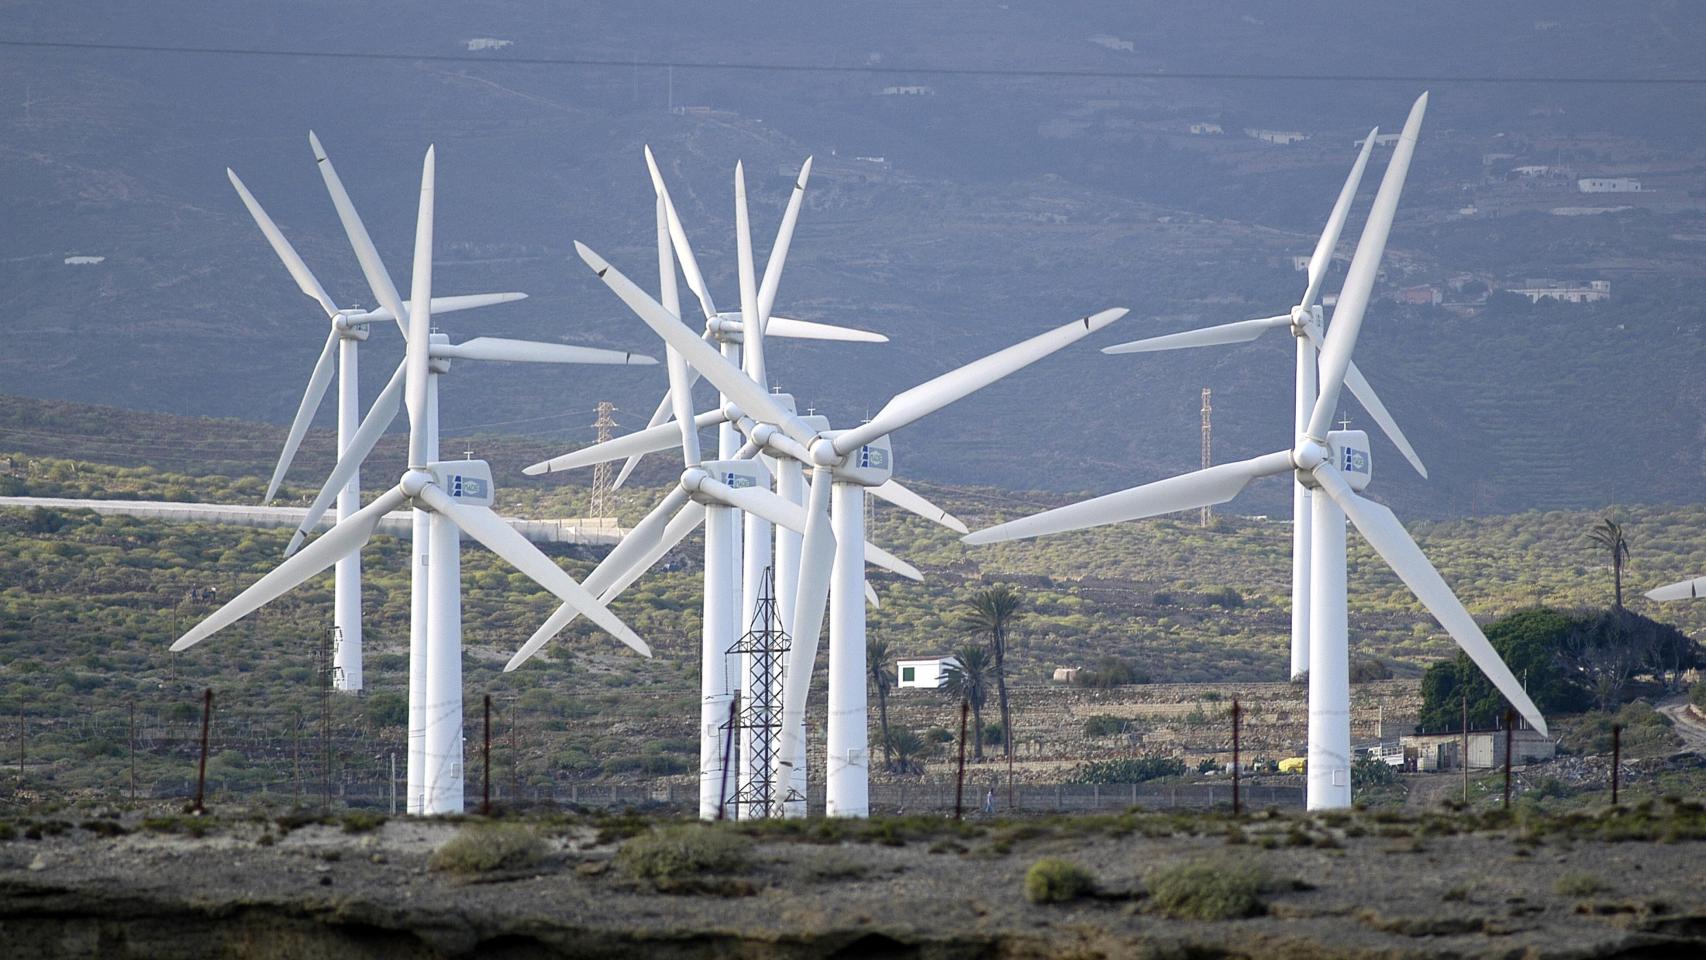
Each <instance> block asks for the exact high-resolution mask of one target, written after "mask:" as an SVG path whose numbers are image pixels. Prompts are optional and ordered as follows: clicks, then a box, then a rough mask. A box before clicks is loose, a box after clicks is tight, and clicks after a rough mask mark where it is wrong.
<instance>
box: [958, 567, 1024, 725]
mask: <svg viewBox="0 0 1706 960" xmlns="http://www.w3.org/2000/svg"><path fill="white" fill-rule="evenodd" d="M1024 605H1025V601H1024V599H1023V598H1021V597H1020V596H1019V591H1017V590H1014V589H1013V588H1012V587H1010V586H1008V585H1007V584H1005V583H998V584H996V585H994V586H992V587H988V588H986V589H983V590H979V591H978V592H976V593H974V594H972V596H971V615H970V616H969V617H968V618H967V619H968V620H969V621H970V623H971V626H972V627H973V628H975V629H977V630H978V631H980V632H982V633H986V634H988V635H989V649H990V652H991V653H993V654H994V657H993V660H994V664H993V666H994V668H995V691H996V697H997V699H998V700H999V702H1000V704H1001V746H1002V752H1003V754H1004V755H1005V756H1007V757H1012V756H1013V715H1012V710H1011V708H1010V707H1009V705H1008V701H1007V627H1008V626H1009V625H1010V624H1012V622H1013V621H1014V619H1016V618H1017V617H1018V615H1019V611H1020V609H1021V608H1022V607H1023V606H1024Z"/></svg>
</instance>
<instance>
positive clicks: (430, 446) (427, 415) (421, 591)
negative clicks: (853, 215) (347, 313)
mask: <svg viewBox="0 0 1706 960" xmlns="http://www.w3.org/2000/svg"><path fill="white" fill-rule="evenodd" d="M308 141H309V144H310V146H312V147H313V149H314V156H315V159H316V160H317V161H318V163H319V167H320V175H321V178H322V179H323V180H324V181H325V183H326V189H327V192H328V193H329V194H330V195H331V198H332V205H333V206H334V207H335V208H336V209H337V211H338V219H339V220H340V221H341V222H342V223H343V227H344V233H345V234H346V235H347V236H348V237H349V240H350V245H351V246H352V247H353V248H354V250H355V255H356V261H357V262H358V263H359V264H360V265H361V272H362V276H363V277H364V278H365V279H366V281H367V286H368V289H369V291H371V292H372V293H373V296H374V299H375V300H377V301H378V303H379V305H380V308H381V309H384V310H386V311H388V312H389V313H390V314H391V315H392V316H410V314H409V313H408V311H407V309H406V308H404V306H403V302H402V297H401V296H400V295H399V294H398V292H397V287H396V285H395V284H394V283H393V282H392V280H391V274H390V272H389V271H387V270H386V269H385V264H384V262H383V261H382V260H381V259H380V257H379V251H378V249H377V248H376V247H375V246H374V244H373V239H372V237H371V236H369V235H368V232H367V226H366V224H364V223H363V222H362V220H361V216H360V215H359V214H358V213H356V210H355V204H354V203H353V202H352V201H351V200H350V197H349V192H348V191H347V190H345V189H344V185H343V181H342V179H341V178H339V176H338V173H337V170H336V169H335V168H334V167H333V166H332V162H331V160H330V159H329V158H328V157H327V155H326V151H325V149H324V148H323V147H322V146H321V144H320V139H319V137H317V136H315V135H314V133H312V132H310V133H309V134H308ZM429 329H430V328H429ZM424 347H425V349H426V351H427V357H428V366H427V373H426V375H425V377H424V381H425V384H426V385H425V388H424V389H425V392H426V400H425V403H424V422H423V423H422V425H421V431H422V434H423V438H424V439H423V442H424V444H425V447H426V454H425V455H426V456H427V458H428V459H429V460H436V459H438V378H439V376H440V375H441V374H444V373H448V372H449V370H450V361H451V360H453V359H458V358H460V359H467V360H504V361H515V362H527V363H596V364H653V363H656V362H657V361H655V360H653V359H652V358H651V357H646V356H640V355H637V354H632V353H626V352H623V351H618V350H598V349H593V348H589V347H577V346H570V345H568V344H561V343H537V342H533V341H527V340H511V339H506V338H501V337H475V338H474V339H472V340H468V341H466V342H463V343H451V342H449V338H448V337H446V336H445V335H443V334H438V333H429V335H428V337H427V342H426V343H425V344H424ZM406 367H407V360H406V358H405V361H404V362H403V363H399V364H398V365H397V368H396V370H394V371H393V372H392V374H391V379H390V381H389V382H387V383H386V385H385V388H384V389H383V390H382V391H380V393H379V396H378V397H376V398H375V399H374V401H373V405H372V406H371V407H369V408H368V411H367V415H366V416H365V417H363V418H362V421H361V426H360V427H358V428H357V429H356V431H355V433H354V435H353V436H352V437H351V439H350V442H349V444H348V445H347V447H346V448H345V449H344V450H343V451H342V452H341V453H340V454H339V456H338V462H337V464H336V465H335V466H334V467H333V468H332V472H331V474H330V475H329V476H327V478H326V481H325V483H324V484H323V485H322V486H321V488H320V492H319V494H318V495H316V496H315V498H314V501H313V502H312V503H311V504H309V506H308V512H307V513H306V514H305V515H304V516H303V518H302V523H301V526H299V527H298V528H297V531H296V532H295V534H293V535H292V536H291V540H290V545H289V546H288V547H286V548H285V556H287V557H288V556H290V555H292V554H294V553H295V552H296V551H297V550H298V549H300V548H301V547H302V544H303V543H304V542H306V539H307V536H308V533H309V532H310V531H312V530H313V529H314V528H315V526H316V525H317V524H318V523H319V522H320V518H321V517H322V516H324V515H325V512H326V510H327V509H328V508H329V507H330V506H331V504H332V503H333V501H334V500H336V499H337V498H338V497H339V496H340V493H341V492H342V491H343V490H345V489H346V488H347V487H348V486H349V485H350V483H352V482H353V481H354V480H355V478H356V476H357V474H358V472H359V470H360V468H361V464H362V463H363V461H365V460H366V459H367V456H368V454H369V453H371V452H372V451H373V447H374V445H375V444H377V443H378V442H379V438H380V436H382V435H383V434H384V433H385V431H386V429H388V428H389V427H390V425H391V421H393V420H394V419H396V416H397V412H398V409H399V405H400V403H401V402H402V397H403V387H404V379H405V373H406ZM431 536H432V534H431V528H430V523H429V518H428V516H427V513H426V512H425V511H423V510H419V509H417V510H416V511H415V523H414V532H413V536H412V538H411V544H410V563H409V569H410V585H411V589H412V591H413V593H412V596H413V602H412V604H411V605H410V608H409V731H410V735H409V759H408V764H407V766H408V796H409V803H410V804H411V805H412V806H413V805H415V804H418V803H419V802H420V799H421V797H422V795H423V790H424V783H425V781H424V777H425V776H426V763H427V759H426V754H425V749H426V726H427V722H428V720H427V714H426V710H427V702H428V701H427V687H426V684H427V674H426V663H427V619H428V610H427V588H426V578H427V570H428V560H429V553H430V550H429V543H430V540H431Z"/></svg>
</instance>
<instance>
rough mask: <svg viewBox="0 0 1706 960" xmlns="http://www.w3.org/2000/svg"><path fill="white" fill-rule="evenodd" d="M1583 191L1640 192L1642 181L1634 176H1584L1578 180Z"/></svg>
mask: <svg viewBox="0 0 1706 960" xmlns="http://www.w3.org/2000/svg"><path fill="white" fill-rule="evenodd" d="M1576 189H1577V190H1580V191H1581V192H1583V193H1640V192H1641V181H1639V180H1637V179H1635V178H1634V177H1583V178H1582V179H1580V180H1577V181H1576Z"/></svg>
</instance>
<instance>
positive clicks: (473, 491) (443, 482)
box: [427, 460, 496, 507]
mask: <svg viewBox="0 0 1706 960" xmlns="http://www.w3.org/2000/svg"><path fill="white" fill-rule="evenodd" d="M427 472H429V473H430V474H432V482H433V483H434V484H436V485H437V486H438V488H439V489H440V490H443V491H444V492H445V493H446V494H448V495H449V496H450V499H452V500H455V501H456V502H458V503H464V504H467V505H468V506H471V507H490V506H493V505H494V504H495V503H496V494H495V491H494V489H493V486H492V468H491V466H490V465H489V464H487V463H486V461H484V460H440V461H438V462H436V463H429V464H427Z"/></svg>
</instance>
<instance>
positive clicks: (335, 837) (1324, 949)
mask: <svg viewBox="0 0 1706 960" xmlns="http://www.w3.org/2000/svg"><path fill="white" fill-rule="evenodd" d="M517 824H519V825H520V829H523V830H526V831H530V832H532V833H533V834H535V835H537V837H538V838H539V839H540V841H541V842H540V845H539V848H538V856H537V858H536V859H535V862H531V863H528V864H524V865H518V866H509V867H503V868H498V869H492V870H489V871H485V872H474V873H459V872H455V871H454V870H453V869H438V868H435V867H433V866H429V859H430V858H431V856H432V853H433V851H434V850H436V849H438V848H439V847H441V846H442V845H443V844H444V843H445V842H446V841H448V840H449V839H450V838H452V837H453V836H455V835H456V834H457V832H458V830H474V829H477V828H478V826H479V825H477V824H469V825H459V824H457V823H453V822H448V821H407V822H405V821H400V820H395V821H391V822H388V823H383V824H378V823H376V822H375V821H372V820H367V819H363V818H360V817H354V818H351V819H347V820H345V821H343V822H342V823H339V822H337V821H325V822H319V821H307V822H304V821H303V820H296V819H290V818H281V819H279V820H277V821H268V820H266V819H263V818H259V817H256V818H251V819H246V820H240V821H233V820H226V821H218V820H212V819H196V818H177V817H163V818H154V819H150V820H147V821H141V820H139V819H137V818H135V817H134V816H132V817H131V818H130V819H128V820H124V821H117V820H103V819H93V820H87V821H81V822H80V823H78V824H77V825H72V822H71V821H70V820H54V819H47V818H35V819H25V820H21V821H19V822H17V823H16V825H15V826H14V827H13V829H12V830H10V831H7V832H10V833H12V834H13V837H12V839H10V840H7V841H5V842H3V843H0V891H3V895H0V955H5V956H42V957H81V956H101V957H138V958H177V957H203V956H243V957H316V956H323V957H331V956H338V957H343V956H353V957H387V958H389V957H447V958H448V957H476V956H477V957H481V958H491V957H704V956H716V957H765V958H769V957H893V956H900V957H944V958H946V957H955V958H958V957H1033V956H1035V957H1041V956H1050V957H1055V956H1074V957H1086V958H1088V957H1133V956H1137V957H1146V956H1147V957H1170V956H1191V957H1377V956H1378V957H1433V956H1451V957H1483V956H1484V957H1510V956H1523V957H1530V958H1542V957H1571V958H1578V957H1669V956H1676V957H1684V956H1688V957H1694V956H1700V955H1701V954H1702V952H1703V951H1706V892H1703V891H1702V890H1701V889H1700V887H1699V883H1698V879H1699V863H1700V858H1701V853H1702V840H1703V839H1706V816H1703V815H1702V813H1701V810H1700V808H1699V806H1698V805H1694V804H1685V803H1679V802H1672V803H1659V804H1652V805H1648V806H1646V807H1643V808H1636V809H1628V808H1624V809H1620V810H1617V811H1609V812H1605V813H1601V814H1595V815H1582V816H1576V817H1548V818H1540V817H1529V818H1520V819H1511V818H1506V817H1504V816H1502V815H1494V816H1485V815H1484V816H1480V817H1472V816H1457V815H1424V816H1419V817H1412V816H1404V815H1399V814H1388V813H1382V814H1356V815H1334V816H1319V817H1304V816H1285V815H1278V814H1264V815H1257V816H1254V817H1245V818H1240V819H1234V818H1230V817H1222V816H1214V815H1207V816H1181V815H1161V814H1140V813H1128V814H1124V815H1120V816H1103V817H1078V818H1050V819H1038V820H1028V821H988V822H980V823H968V824H965V825H963V826H960V825H956V824H954V823H952V822H951V821H943V820H926V819H922V818H914V819H894V820H877V821H872V822H870V823H863V824H859V823H847V822H823V821H812V822H806V823H793V824H788V825H780V824H762V825H717V826H711V827H705V828H697V827H692V828H685V829H684V828H680V827H676V828H672V829H673V831H674V833H675V834H677V835H680V836H684V837H688V838H689V839H690V840H691V838H693V837H696V836H703V835H708V834H711V833H721V834H729V835H733V836H732V837H731V838H726V839H730V841H731V842H732V843H734V844H736V845H737V846H738V849H739V851H740V855H739V858H738V859H739V864H740V865H739V866H738V867H732V868H731V867H729V866H728V865H724V866H723V867H721V868H718V869H717V870H715V871H710V872H705V871H699V872H695V871H693V870H692V869H690V868H689V869H687V870H685V871H684V872H682V873H678V874H675V875H673V876H672V877H670V878H668V882H667V883H666V882H665V881H664V880H662V879H659V878H658V877H656V876H645V875H641V874H639V873H637V872H636V870H635V868H634V867H633V866H632V862H631V861H628V862H624V861H623V860H619V859H618V858H617V855H618V852H619V851H620V850H621V848H622V847H623V846H624V845H625V844H631V843H634V842H635V841H634V840H632V839H630V838H631V837H635V836H645V835H649V834H651V833H653V832H654V831H655V830H656V829H658V828H657V827H656V826H655V825H653V824H651V823H649V822H647V821H644V820H641V819H638V818H634V817H617V818H585V817H582V818H568V819H552V820H535V821H517ZM197 834H200V835H199V836H198V835H197ZM32 837H35V839H32ZM1042 857H1061V858H1065V859H1067V860H1071V861H1073V862H1075V863H1077V864H1079V865H1081V866H1083V867H1084V868H1087V869H1088V870H1089V871H1090V872H1091V873H1092V874H1093V875H1094V876H1095V878H1096V886H1095V889H1094V890H1093V891H1092V892H1091V893H1090V894H1089V895H1087V896H1083V897H1079V898H1077V899H1073V900H1070V901H1068V902H1064V903H1052V904H1047V903H1044V904H1038V903H1031V902H1029V901H1027V899H1026V896H1025V894H1024V892H1023V891H1024V878H1025V874H1026V871H1027V870H1028V869H1029V868H1030V867H1031V866H1032V864H1034V863H1035V862H1036V861H1037V860H1038V859H1039V858H1042ZM1183 863H1202V864H1207V865H1209V866H1210V867H1212V868H1213V869H1214V870H1216V871H1224V872H1226V873H1228V874H1236V873H1240V872H1245V871H1248V872H1250V873H1251V875H1260V876H1261V877H1262V878H1263V880H1262V881H1261V883H1262V888H1261V889H1262V893H1261V897H1260V903H1259V906H1258V907H1257V908H1256V909H1255V910H1253V911H1251V912H1253V913H1255V914H1256V915H1253V916H1249V917H1248V918H1244V919H1226V920H1213V921H1208V920H1190V919H1178V918H1176V917H1175V916H1170V915H1169V910H1167V909H1163V907H1162V906H1161V905H1160V904H1159V903H1158V902H1157V899H1158V898H1155V897H1151V896H1150V894H1149V890H1150V885H1151V883H1152V880H1153V878H1154V877H1155V876H1156V874H1157V872H1158V871H1163V870H1165V869H1166V868H1168V867H1169V866H1173V865H1177V864H1183ZM436 866H437V867H443V866H444V864H443V863H438V864H437V865H436ZM660 889H667V890H672V891H675V892H670V893H665V892H660Z"/></svg>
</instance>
